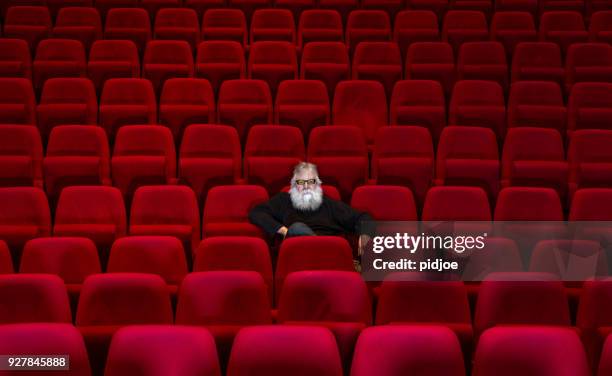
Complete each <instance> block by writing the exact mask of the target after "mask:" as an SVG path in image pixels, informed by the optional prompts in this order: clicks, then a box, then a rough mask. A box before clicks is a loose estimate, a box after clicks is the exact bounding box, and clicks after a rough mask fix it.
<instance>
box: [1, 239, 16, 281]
mask: <svg viewBox="0 0 612 376" xmlns="http://www.w3.org/2000/svg"><path fill="white" fill-rule="evenodd" d="M13 270H14V269H13V260H12V257H11V251H10V250H9V247H8V245H6V242H5V241H4V240H0V274H13Z"/></svg>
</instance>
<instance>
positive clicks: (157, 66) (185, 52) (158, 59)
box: [142, 40, 194, 93]
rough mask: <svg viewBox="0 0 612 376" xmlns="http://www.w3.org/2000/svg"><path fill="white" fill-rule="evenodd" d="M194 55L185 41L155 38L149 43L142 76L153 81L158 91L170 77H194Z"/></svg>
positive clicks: (143, 62)
mask: <svg viewBox="0 0 612 376" xmlns="http://www.w3.org/2000/svg"><path fill="white" fill-rule="evenodd" d="M193 74H194V66H193V55H192V53H191V48H190V46H189V44H188V43H187V42H185V41H175V40H154V41H151V42H149V43H147V48H146V50H145V54H144V60H143V61H142V77H143V78H146V79H148V80H150V81H151V83H152V84H153V88H154V89H155V92H156V93H160V92H161V89H162V87H163V86H164V82H166V80H168V79H170V78H176V77H193Z"/></svg>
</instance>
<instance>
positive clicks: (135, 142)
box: [111, 125, 176, 197]
mask: <svg viewBox="0 0 612 376" xmlns="http://www.w3.org/2000/svg"><path fill="white" fill-rule="evenodd" d="M111 168H112V177H113V184H114V185H115V186H116V187H117V188H119V190H120V191H121V193H123V194H124V195H126V196H128V197H129V196H131V195H132V194H133V193H134V191H135V190H136V188H138V187H139V186H142V185H152V184H175V183H176V151H175V148H174V141H173V139H172V133H171V132H170V130H169V129H168V128H166V127H163V126H157V125H132V126H127V127H122V128H121V129H119V131H118V132H117V139H116V140H115V148H114V151H113V157H112V159H111Z"/></svg>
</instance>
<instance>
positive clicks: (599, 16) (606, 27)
mask: <svg viewBox="0 0 612 376" xmlns="http://www.w3.org/2000/svg"><path fill="white" fill-rule="evenodd" d="M589 40H590V41H591V42H605V43H612V11H600V12H595V13H593V15H592V16H591V22H590V24H589Z"/></svg>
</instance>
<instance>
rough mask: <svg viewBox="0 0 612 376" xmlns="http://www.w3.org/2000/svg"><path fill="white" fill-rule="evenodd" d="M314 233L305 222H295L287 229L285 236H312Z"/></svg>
mask: <svg viewBox="0 0 612 376" xmlns="http://www.w3.org/2000/svg"><path fill="white" fill-rule="evenodd" d="M312 235H316V234H315V232H314V231H312V229H311V228H310V227H308V225H307V224H305V223H303V222H295V223H293V224H292V225H291V226H289V228H288V229H287V235H286V236H285V238H290V237H293V236H312Z"/></svg>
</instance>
